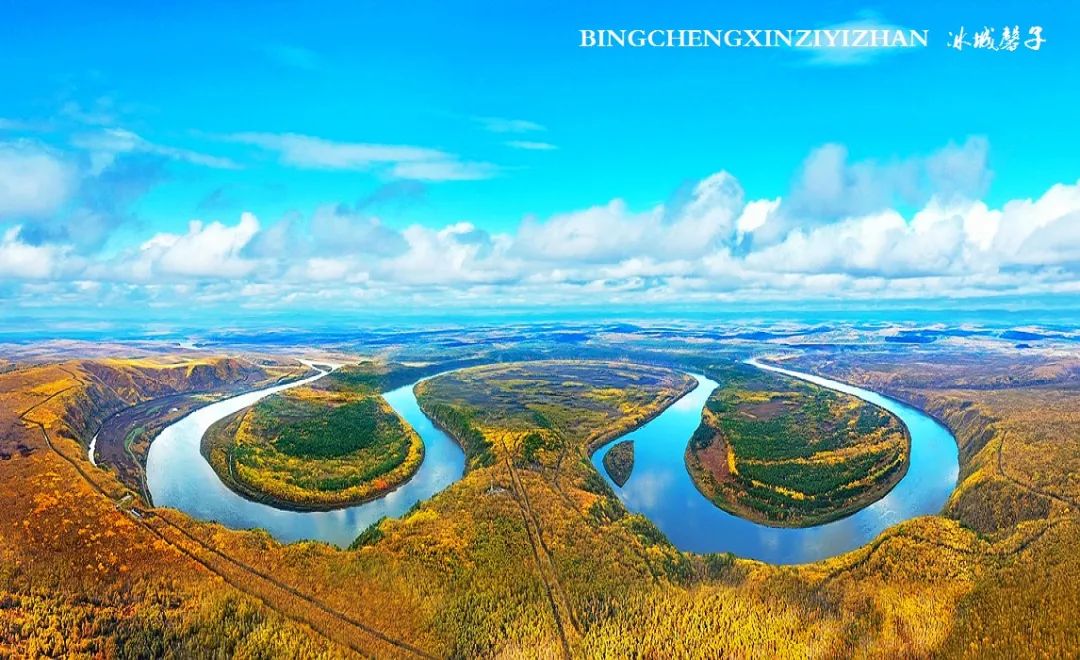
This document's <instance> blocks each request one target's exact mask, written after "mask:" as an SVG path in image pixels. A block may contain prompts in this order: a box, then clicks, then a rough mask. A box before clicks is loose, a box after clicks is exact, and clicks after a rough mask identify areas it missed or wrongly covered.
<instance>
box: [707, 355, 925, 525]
mask: <svg viewBox="0 0 1080 660" xmlns="http://www.w3.org/2000/svg"><path fill="white" fill-rule="evenodd" d="M719 382H720V383H721V384H720V386H719V387H717V388H716V391H715V392H713V394H712V395H711V396H710V397H709V400H708V402H707V403H706V405H705V410H704V411H703V412H702V420H701V425H700V426H699V427H698V429H697V430H696V431H695V432H694V435H693V437H691V439H690V442H689V444H688V445H687V448H686V466H687V469H688V470H689V472H690V476H691V477H692V478H693V480H694V484H695V485H696V486H697V487H698V490H700V491H701V492H702V494H704V495H705V496H706V497H707V498H709V499H710V500H711V501H712V502H713V503H715V504H716V505H717V506H719V507H720V508H722V509H724V510H726V511H729V512H731V513H734V514H736V515H740V516H743V517H745V518H748V519H750V520H754V521H755V522H761V523H765V524H769V525H777V526H792V527H805V526H810V525H818V524H821V523H824V522H828V521H830V520H835V519H837V518H841V517H843V516H845V515H847V514H850V513H853V512H855V511H858V510H859V509H862V508H863V507H865V506H867V505H868V504H870V503H872V502H874V501H876V500H878V499H880V498H881V497H882V496H883V495H885V493H887V492H888V491H889V490H890V489H891V488H892V487H893V486H894V485H895V484H896V482H898V481H899V480H900V479H901V478H902V477H903V476H904V474H905V472H906V471H907V464H908V456H909V453H910V441H909V439H908V437H907V433H906V430H905V429H904V427H903V425H902V424H901V423H900V421H899V420H898V419H896V418H895V417H894V416H893V415H891V414H889V413H888V412H886V411H885V410H882V409H881V408H878V407H877V406H874V405H872V404H869V403H867V402H865V401H861V400H860V399H857V398H855V397H853V396H851V395H847V394H842V393H839V392H835V391H833V390H829V389H827V388H824V387H821V386H818V385H814V384H811V383H807V382H805V381H801V380H798V379H795V378H790V377H787V376H780V375H777V374H775V373H771V372H765V371H762V370H760V369H756V368H754V367H751V366H748V365H742V364H735V365H732V366H730V367H728V368H726V369H724V372H723V375H722V377H721V378H720V379H719Z"/></svg>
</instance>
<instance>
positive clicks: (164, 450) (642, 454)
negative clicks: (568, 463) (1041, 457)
mask: <svg viewBox="0 0 1080 660" xmlns="http://www.w3.org/2000/svg"><path fill="white" fill-rule="evenodd" d="M754 364H755V366H758V367H759V368H763V369H769V370H772V371H777V372H780V373H784V374H787V375H789V376H795V377H798V378H803V379H805V380H808V381H811V382H814V383H817V384H819V385H823V386H825V387H829V388H832V389H835V390H838V391H841V392H846V393H848V394H852V395H854V396H857V397H859V398H861V399H864V400H866V401H869V402H870V403H874V404H877V405H879V406H881V407H882V408H885V409H886V410H889V411H890V412H892V413H893V414H895V415H896V416H897V417H898V418H899V419H900V421H901V422H903V423H904V424H905V426H907V428H908V430H909V432H910V434H911V464H910V467H909V468H908V472H907V474H906V475H905V476H904V478H903V479H901V480H900V482H898V483H897V485H896V486H895V487H894V488H893V489H892V490H891V491H890V492H889V493H888V494H887V495H885V497H883V498H882V499H880V500H878V501H877V502H875V503H874V504H871V505H870V506H868V507H866V508H865V509H862V510H860V511H858V512H856V513H854V514H852V515H850V516H848V517H846V518H843V519H841V520H837V521H834V522H830V523H826V524H823V525H818V526H815V527H807V528H802V529H791V528H776V527H769V526H767V525H760V524H758V523H754V522H751V521H748V520H744V519H743V518H739V517H737V516H734V515H731V514H729V513H726V512H724V511H722V510H720V509H718V508H717V507H716V506H715V505H714V504H713V503H712V502H710V501H709V500H707V499H705V497H704V496H703V495H702V494H701V493H700V492H699V491H698V490H697V488H696V487H695V486H694V484H693V482H692V481H691V479H690V475H689V473H688V472H687V471H686V465H685V462H684V458H683V452H684V451H685V449H686V445H687V442H688V441H689V439H690V436H691V435H693V433H694V430H695V429H696V428H697V426H698V424H699V423H700V421H701V411H702V408H703V407H704V406H705V401H706V400H707V399H708V398H709V395H710V394H711V393H712V391H713V390H714V389H715V388H716V386H717V383H716V382H714V381H712V380H709V379H708V378H706V377H704V376H701V375H694V378H695V379H696V380H697V381H698V385H697V387H696V388H695V389H694V390H693V391H691V392H690V393H688V394H686V395H685V396H683V397H682V398H681V399H679V400H678V401H676V402H675V403H674V404H672V405H671V406H670V407H669V408H667V409H666V410H665V411H664V412H663V413H661V414H660V415H659V416H657V417H656V418H655V419H653V420H652V421H650V422H648V423H647V424H645V425H644V426H642V427H641V428H639V429H637V430H636V431H633V432H631V433H628V434H626V435H624V436H622V437H619V438H616V439H614V440H612V441H611V442H609V443H608V444H606V445H604V446H602V447H601V448H600V449H599V450H597V451H596V452H595V453H594V454H593V456H592V462H593V464H594V465H595V466H596V468H597V470H599V472H600V473H601V474H602V475H604V478H605V479H607V481H608V483H609V484H610V485H611V487H612V488H613V489H614V490H615V492H616V494H617V495H618V496H619V498H620V499H621V500H622V501H623V503H624V504H625V505H626V506H627V508H629V509H630V510H632V511H636V512H639V513H642V514H644V515H646V516H648V517H649V518H650V519H651V520H652V521H653V522H654V523H655V524H656V525H657V526H658V527H659V528H660V529H661V530H662V531H663V532H664V533H665V534H666V535H667V536H668V538H669V539H671V541H672V542H673V543H674V544H675V545H676V546H678V547H679V548H680V549H682V550H688V551H692V552H732V553H734V554H736V555H739V556H741V557H748V558H752V559H760V560H762V561H768V562H772V563H779V564H791V563H803V562H810V561H816V560H819V559H823V558H826V557H831V556H833V555H837V554H840V553H843V552H847V551H849V550H853V549H855V548H858V547H859V546H862V545H864V544H866V543H868V542H870V541H871V540H873V539H874V538H875V537H876V536H877V535H878V534H880V533H881V532H882V531H883V530H884V529H886V528H887V527H890V526H892V525H895V524H896V523H899V522H901V521H903V520H907V519H909V518H913V517H916V516H921V515H927V514H934V513H937V512H938V511H940V510H941V507H942V506H943V505H944V504H945V501H946V500H947V499H948V497H949V494H950V493H951V492H952V490H953V488H954V487H955V485H956V477H957V474H958V470H959V468H958V462H957V448H956V442H955V440H954V439H953V436H952V434H950V433H949V431H948V430H947V429H946V428H945V427H943V426H941V425H940V424H938V423H937V422H936V421H934V420H933V419H931V418H930V417H929V416H927V415H926V414H924V413H922V412H920V411H918V410H916V409H914V408H911V407H909V406H906V405H904V404H902V403H899V402H897V401H894V400H892V399H889V398H887V397H884V396H882V395H879V394H876V393H874V392H870V391H868V390H864V389H861V388H858V387H853V386H850V385H846V384H843V383H839V382H836V381H832V380H829V379H826V378H821V377H819V376H812V375H809V374H802V373H797V372H793V371H789V370H786V369H781V368H779V367H773V366H770V365H763V364H757V363H754ZM321 376H322V374H320V375H318V376H314V377H311V378H308V379H305V380H302V381H299V382H296V383H291V384H288V385H278V386H275V387H271V388H267V389H264V390H259V391H256V392H249V393H247V394H242V395H240V396H236V397H232V398H230V399H226V400H224V401H220V402H218V403H214V404H211V405H208V406H206V407H204V408H200V409H198V410H196V411H194V412H192V413H191V414H190V415H188V416H187V417H184V418H183V419H181V420H179V421H178V422H176V423H174V424H172V425H170V426H168V427H166V428H165V429H164V430H163V431H162V432H161V434H160V435H159V436H158V438H157V439H156V440H155V441H154V442H153V443H152V444H151V446H150V453H149V455H148V457H147V470H146V473H147V485H148V487H149V489H150V494H151V496H152V498H153V500H154V504H155V505H156V506H168V507H174V508H177V509H180V510H182V511H184V512H186V513H188V514H189V515H191V516H194V517H196V518H201V519H203V520H215V521H217V522H220V523H222V524H224V525H226V526H228V527H232V528H236V529H248V528H253V527H260V528H262V529H265V530H267V531H268V532H270V534H272V535H273V536H274V537H275V538H277V539H279V540H281V541H286V542H288V541H296V540H300V539H319V540H323V541H328V542H330V543H334V544H337V545H340V546H346V545H348V544H349V543H351V542H352V541H353V539H355V538H356V536H357V534H359V533H360V531H362V530H363V529H364V528H366V527H367V526H368V525H370V524H371V523H373V522H375V521H376V520H378V519H379V518H381V517H382V516H389V517H397V516H400V515H402V514H403V513H405V512H406V511H408V509H409V508H410V507H412V505H413V504H415V503H416V502H418V501H421V500H424V499H427V498H429V497H432V496H433V495H435V494H436V493H438V492H439V491H441V490H443V489H444V488H446V487H447V486H449V485H450V484H452V483H454V482H455V481H457V480H458V479H460V478H461V476H462V475H463V474H464V470H465V456H464V454H463V453H462V451H461V448H460V447H459V446H458V445H457V444H456V443H455V442H454V441H453V440H452V439H451V438H450V437H449V436H447V435H446V434H445V433H443V432H442V431H440V430H439V429H438V428H436V427H435V425H434V424H432V422H431V420H430V419H428V417H427V416H426V415H424V413H423V412H422V411H421V410H420V407H419V405H418V404H417V402H416V397H415V396H414V395H413V385H408V386H406V387H401V388H398V389H396V390H393V391H391V392H387V393H386V394H384V395H383V396H384V397H385V398H386V400H387V402H388V403H389V404H390V406H391V407H392V408H393V409H394V410H396V411H397V413H398V414H399V415H401V416H402V417H403V418H404V419H405V421H407V422H408V423H409V424H411V425H412V427H413V428H414V429H416V432H417V433H419V434H420V437H421V438H422V439H423V441H424V449H425V455H424V462H423V463H422V464H421V466H420V469H419V470H418V471H417V472H416V474H415V475H413V477H412V478H411V479H410V480H409V481H407V482H406V483H405V484H403V485H402V486H400V487H399V488H398V489H396V490H394V491H391V492H390V493H388V494H386V495H385V496H383V497H381V498H379V499H376V500H372V501H370V502H366V503H364V504H359V505H357V506H352V507H347V508H343V509H337V510H334V511H317V512H299V511H286V510H282V509H277V508H274V507H272V506H270V505H268V504H261V503H258V502H253V501H251V500H247V499H245V498H243V497H241V496H240V495H237V494H236V493H234V492H233V491H231V490H229V488H228V487H227V486H225V484H224V483H222V482H221V480H220V479H219V478H218V476H217V474H216V473H215V472H214V470H213V469H212V468H211V467H210V464H209V463H207V462H206V460H205V459H204V458H203V456H202V454H201V453H200V452H199V444H200V441H201V438H202V436H203V434H204V433H205V432H206V430H207V429H208V428H209V427H210V425H211V424H213V423H214V422H216V421H217V420H219V419H222V418H223V417H226V416H227V415H230V414H232V413H234V412H236V411H238V410H241V409H242V408H246V407H247V406H250V405H252V404H254V403H255V402H256V401H258V400H259V399H262V398H263V397H266V396H269V395H270V394H273V393H274V392H278V391H281V390H283V389H287V388H289V387H295V386H298V385H302V384H305V383H308V382H310V381H312V380H315V379H317V378H320V377H321ZM621 440H633V441H634V444H635V457H634V470H633V472H632V474H631V475H630V479H629V480H628V481H627V482H626V484H625V485H624V486H623V487H622V488H620V487H618V486H617V485H615V483H614V482H612V481H611V479H610V478H609V477H608V476H607V472H606V470H605V469H604V467H603V465H602V461H603V458H604V454H606V453H607V451H608V450H609V449H610V448H611V446H612V445H613V444H615V443H616V442H619V441H621Z"/></svg>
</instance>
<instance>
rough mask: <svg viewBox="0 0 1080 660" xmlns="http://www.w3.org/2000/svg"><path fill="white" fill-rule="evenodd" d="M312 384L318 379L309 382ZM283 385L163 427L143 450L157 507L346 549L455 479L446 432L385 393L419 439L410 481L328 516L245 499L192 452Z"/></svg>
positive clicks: (460, 460) (403, 394)
mask: <svg viewBox="0 0 1080 660" xmlns="http://www.w3.org/2000/svg"><path fill="white" fill-rule="evenodd" d="M316 378H317V377H316ZM311 380H314V378H309V379H306V380H304V381H300V382H298V383H293V384H290V385H286V386H277V387H272V388H268V389H265V390H259V391H258V392H250V393H248V394H242V395H240V396H237V397H233V398H231V399H226V400H224V401H220V402H218V403H215V404H211V405H209V406H206V407H205V408H200V409H199V410H196V411H195V412H193V413H191V414H190V415H188V416H187V417H185V418H183V419H181V420H180V421H178V422H176V423H175V424H172V425H171V426H168V427H166V428H165V430H163V431H162V432H161V434H160V435H159V436H158V437H157V439H156V440H154V442H153V443H152V444H151V445H150V453H149V455H148V456H147V463H146V480H147V486H148V487H149V488H150V495H151V497H153V500H154V504H155V505H156V506H168V507H174V508H176V509H180V510H181V511H184V512H185V513H187V514H189V515H191V516H194V517H196V518H201V519H203V520H215V521H217V522H220V523H221V524H223V525H226V526H227V527H232V528H235V529H249V528H253V527H261V528H262V529H265V530H267V531H268V532H270V534H271V535H273V536H274V537H275V538H277V539H279V540H281V541H297V540H300V539H318V540H321V541H327V542H329V543H334V544H336V545H340V546H347V545H348V544H350V543H352V541H353V539H355V538H356V536H357V534H359V533H360V532H361V531H362V530H363V529H364V528H366V527H367V526H368V525H370V524H371V523H373V522H375V521H376V520H378V519H379V518H381V517H383V516H390V517H396V516H400V515H401V514H403V513H405V512H406V511H408V510H409V508H410V507H412V505H413V504H415V503H416V502H418V501H421V500H425V499H427V498H429V497H431V496H432V495H434V494H435V493H437V492H439V491H441V490H442V489H444V488H446V487H447V486H449V485H450V484H452V483H454V482H455V481H457V480H458V479H460V478H461V475H462V474H463V473H464V471H465V455H464V454H463V453H462V452H461V448H460V447H458V445H457V444H456V443H455V442H454V441H453V440H451V439H450V438H449V437H448V436H447V435H446V434H445V433H443V432H442V431H440V430H439V429H437V428H435V426H434V425H433V424H432V423H431V421H430V420H429V419H428V418H427V416H426V415H424V413H423V412H421V410H420V407H419V406H418V405H417V403H416V397H414V396H413V393H412V388H413V386H412V385H409V386H406V387H401V388H398V389H396V390H393V391H391V392H387V393H386V394H385V395H384V397H385V398H386V401H387V402H388V403H389V404H390V406H391V407H392V408H393V409H394V410H396V411H397V413H398V414H399V415H401V416H402V417H403V418H404V419H405V421H407V422H408V423H409V424H411V425H412V427H413V428H414V429H416V432H417V433H419V434H420V437H421V438H423V440H424V462H423V463H422V464H421V465H420V469H419V470H417V472H416V474H415V475H413V477H412V478H411V479H410V480H409V481H408V482H406V483H405V484H403V485H402V486H401V487H399V488H398V489H397V490H394V491H392V492H390V493H387V494H386V496H384V497H381V498H379V499H377V500H372V501H370V502H366V503H364V504H359V505H357V506H351V507H347V508H344V509H337V510H334V511H306V512H300V511H285V510H282V509H276V508H274V507H272V506H269V505H267V504H260V503H258V502H252V501H251V500H247V499H244V498H243V497H241V496H239V495H237V494H236V493H234V492H233V491H231V490H229V489H228V487H226V486H225V484H223V483H222V482H221V480H220V479H218V476H217V474H216V473H215V472H214V470H213V468H211V467H210V464H209V463H207V462H206V460H205V459H204V458H203V457H202V454H200V453H199V443H200V441H201V439H202V436H203V434H204V433H205V432H206V429H208V428H209V427H210V425H211V424H213V423H214V422H216V421H217V420H219V419H221V418H223V417H225V416H227V415H231V414H232V413H234V412H236V411H238V410H240V409H242V408H246V407H247V406H250V405H252V404H253V403H255V402H256V401H258V400H259V399H261V398H263V397H266V396H268V395H270V394H272V393H274V392H277V391H280V390H282V389H285V388H287V387H295V386H297V385H301V384H303V383H306V382H310V381H311Z"/></svg>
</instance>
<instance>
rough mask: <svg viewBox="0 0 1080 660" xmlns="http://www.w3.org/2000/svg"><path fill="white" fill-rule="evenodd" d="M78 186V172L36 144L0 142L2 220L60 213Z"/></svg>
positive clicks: (0, 206) (0, 203)
mask: <svg viewBox="0 0 1080 660" xmlns="http://www.w3.org/2000/svg"><path fill="white" fill-rule="evenodd" d="M76 185H77V180H76V176H75V170H74V168H72V167H71V166H70V165H68V164H67V163H65V162H64V161H63V160H62V159H61V158H60V157H59V156H57V155H56V154H54V153H53V152H52V151H51V150H49V149H46V148H45V147H42V146H40V145H37V144H35V143H33V142H29V141H24V140H19V141H15V142H0V218H4V217H7V216H11V217H23V216H44V215H48V214H50V213H53V212H54V211H56V210H57V209H59V208H60V207H61V206H62V205H63V204H64V202H66V201H67V199H68V197H69V196H70V195H71V193H72V192H73V190H74V188H75V187H76Z"/></svg>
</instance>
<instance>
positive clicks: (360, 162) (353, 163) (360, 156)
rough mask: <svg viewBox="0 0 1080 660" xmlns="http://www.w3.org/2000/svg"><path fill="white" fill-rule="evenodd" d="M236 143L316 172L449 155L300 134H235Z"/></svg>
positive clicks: (363, 167)
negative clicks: (267, 152)
mask: <svg viewBox="0 0 1080 660" xmlns="http://www.w3.org/2000/svg"><path fill="white" fill-rule="evenodd" d="M229 139H230V140H232V141H234V142H240V143H243V144H250V145H254V146H257V147H261V148H263V149H266V150H269V151H276V152H278V154H279V155H280V156H281V162H282V163H284V164H286V165H294V166H296V167H305V168H313V169H339V170H362V169H367V168H369V167H371V166H372V165H376V164H386V163H400V162H409V161H430V160H437V161H441V160H445V159H447V158H449V157H450V156H449V154H447V153H445V152H442V151H439V150H437V149H425V148H423V147H412V146H407V145H394V144H368V143H364V142H334V141H332V140H325V139H323V138H318V137H313V136H310V135H299V134H297V133H236V134H234V135H231V136H229Z"/></svg>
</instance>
